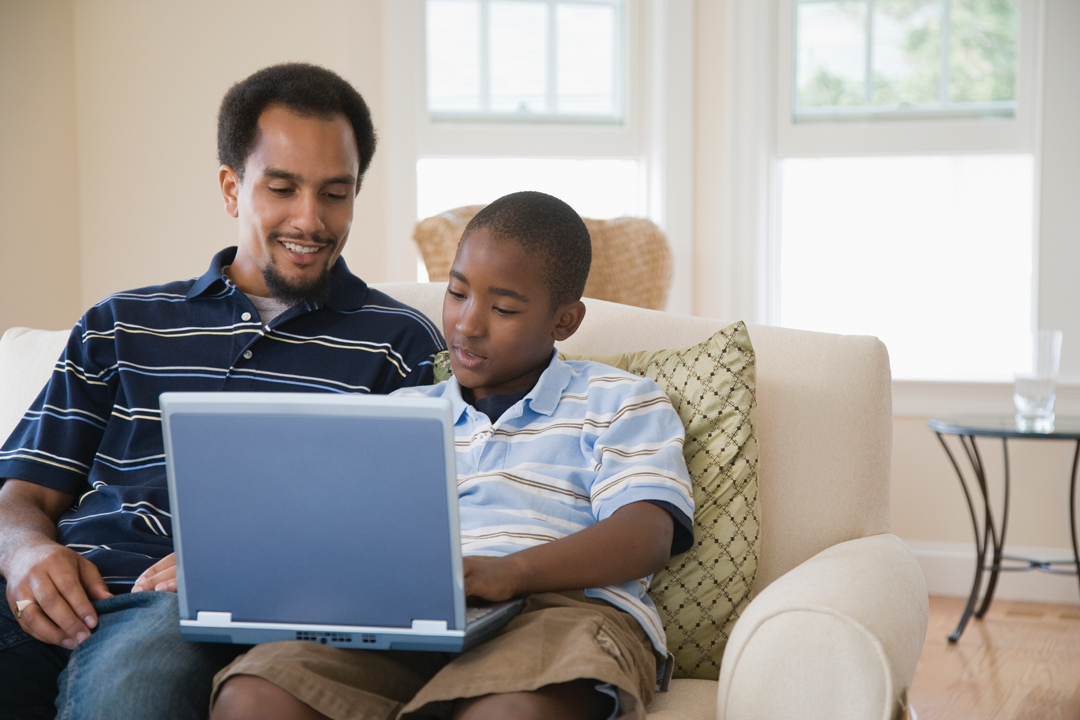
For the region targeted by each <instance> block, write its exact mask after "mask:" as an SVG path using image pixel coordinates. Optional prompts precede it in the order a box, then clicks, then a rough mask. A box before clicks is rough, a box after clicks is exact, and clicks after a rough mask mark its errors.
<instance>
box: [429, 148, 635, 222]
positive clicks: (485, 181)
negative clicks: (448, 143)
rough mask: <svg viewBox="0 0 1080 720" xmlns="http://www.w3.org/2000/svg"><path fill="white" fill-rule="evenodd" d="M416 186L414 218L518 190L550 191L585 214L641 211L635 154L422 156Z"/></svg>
mask: <svg viewBox="0 0 1080 720" xmlns="http://www.w3.org/2000/svg"><path fill="white" fill-rule="evenodd" d="M416 187H417V203H416V206H417V219H423V218H426V217H431V216H432V215H437V214H438V213H440V212H443V211H444V210H450V209H452V208H456V207H461V206H463V205H486V204H487V203H489V202H491V201H492V200H495V199H496V198H499V197H502V196H503V195H506V194H507V193H512V192H517V191H519V190H539V191H540V192H546V193H548V194H550V195H554V196H555V197H557V198H560V199H561V200H564V201H566V202H567V203H569V204H570V206H571V207H573V208H574V209H575V210H577V211H578V213H579V214H581V215H583V216H585V217H592V218H609V217H619V216H621V215H644V214H645V207H644V202H643V200H642V197H641V182H640V166H639V163H638V161H637V160H628V159H613V160H606V159H605V160H600V159H596V160H569V159H541V158H423V159H421V160H420V161H418V162H417V164H416Z"/></svg>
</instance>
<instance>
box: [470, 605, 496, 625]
mask: <svg viewBox="0 0 1080 720" xmlns="http://www.w3.org/2000/svg"><path fill="white" fill-rule="evenodd" d="M493 610H495V608H494V607H492V606H490V605H485V606H483V607H467V608H465V625H466V626H468V625H472V624H473V623H474V622H476V621H477V620H479V619H480V618H482V617H484V616H485V615H487V614H488V613H490V612H492V611H493Z"/></svg>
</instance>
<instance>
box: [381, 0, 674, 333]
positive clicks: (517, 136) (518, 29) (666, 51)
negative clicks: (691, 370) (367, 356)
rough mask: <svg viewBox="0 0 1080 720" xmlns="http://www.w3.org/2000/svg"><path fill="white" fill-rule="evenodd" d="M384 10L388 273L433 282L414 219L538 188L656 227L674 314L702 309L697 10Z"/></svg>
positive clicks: (531, 5)
mask: <svg viewBox="0 0 1080 720" xmlns="http://www.w3.org/2000/svg"><path fill="white" fill-rule="evenodd" d="M384 12H385V18H384V25H385V28H386V32H387V37H388V38H392V40H390V41H388V45H387V66H386V69H385V72H386V74H387V76H388V77H389V78H393V81H392V82H390V83H388V93H387V113H386V114H387V122H388V123H390V124H391V125H392V126H393V128H394V132H393V133H392V134H391V133H387V135H386V139H385V140H386V141H385V143H384V148H385V150H384V153H385V157H386V158H387V159H386V161H385V163H386V167H388V168H389V170H388V172H387V188H388V191H387V194H388V198H387V203H386V218H387V233H386V237H387V240H386V246H385V247H386V259H385V264H386V267H387V268H388V271H389V272H388V275H389V276H390V277H395V278H405V277H418V278H423V277H425V273H424V272H423V271H422V268H418V266H417V259H418V256H417V253H416V249H415V247H414V246H413V244H412V243H409V242H402V240H401V239H402V238H408V237H410V236H411V234H412V231H413V228H414V226H415V223H416V221H417V219H420V218H423V217H429V216H430V215H432V214H435V213H438V212H442V211H444V210H448V209H451V208H453V207H459V206H461V205H465V204H469V205H472V204H483V203H487V202H490V201H492V200H494V199H496V198H497V197H499V196H500V195H503V194H505V193H507V192H512V191H515V190H525V189H535V190H541V191H544V192H549V193H551V194H552V195H556V196H557V197H561V198H563V199H565V200H567V201H568V202H569V203H570V204H571V205H572V206H573V207H574V208H575V209H577V210H578V212H580V213H581V214H582V215H585V216H589V217H597V218H603V217H613V216H618V215H624V214H626V215H638V216H645V217H648V218H650V219H651V220H653V221H654V222H656V223H657V224H658V225H659V226H660V227H661V228H662V229H663V230H664V231H665V233H666V234H667V238H668V242H669V244H670V246H671V250H672V254H673V256H674V260H675V263H674V275H673V282H672V292H671V295H670V296H669V302H668V307H669V309H671V310H674V311H676V312H689V310H690V306H691V301H692V295H691V289H690V287H691V286H690V283H689V279H690V275H691V273H692V264H691V262H690V252H691V231H692V227H693V211H692V206H691V204H690V201H689V197H690V195H691V193H690V188H691V187H692V175H693V164H692V162H691V158H692V152H693V151H692V147H691V143H692V134H693V133H692V127H693V102H692V99H693V95H692V88H693V51H692V47H691V46H690V45H689V44H688V43H686V38H687V37H688V36H691V35H692V34H693V27H694V25H693V22H694V6H693V4H692V3H688V2H681V1H680V2H677V3H674V2H673V3H667V2H664V3H653V2H649V3H645V2H631V1H629V0H394V2H392V3H386V4H385V6H384ZM542 18H543V19H542ZM515 38H516V39H515ZM418 270H419V271H418Z"/></svg>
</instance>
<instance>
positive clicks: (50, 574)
mask: <svg viewBox="0 0 1080 720" xmlns="http://www.w3.org/2000/svg"><path fill="white" fill-rule="evenodd" d="M73 500H74V498H73V497H72V496H71V495H67V494H65V493H62V492H59V491H58V490H52V489H50V488H47V487H43V486H41V485H34V484H32V483H27V482H23V481H21V480H15V479H8V480H6V481H5V482H4V485H3V487H2V488H0V575H3V576H4V577H5V578H6V579H7V603H8V607H9V608H11V613H12V614H13V615H16V616H18V615H19V612H18V606H19V604H25V603H26V602H27V601H30V602H29V604H26V605H25V607H24V608H23V610H22V617H19V625H20V626H21V627H22V629H23V630H25V631H26V632H28V633H29V634H30V635H32V636H33V637H35V638H37V639H38V640H40V641H42V642H46V643H50V644H52V645H62V646H64V647H66V648H69V649H70V648H73V647H75V645H76V644H78V643H81V642H82V641H83V640H85V639H86V638H88V637H90V631H91V630H93V629H94V628H95V627H96V626H97V613H96V612H95V611H94V607H93V605H91V602H92V601H93V600H104V599H105V598H109V597H112V593H110V592H109V590H108V588H107V587H106V586H105V581H104V580H102V579H101V573H99V572H98V569H97V568H96V567H94V564H93V563H91V562H90V561H89V560H87V559H86V558H84V557H83V556H82V555H79V554H78V553H77V552H75V551H74V550H71V549H70V548H66V547H64V546H63V545H60V544H58V543H57V542H56V520H57V518H59V517H60V514H61V513H62V512H63V511H64V510H66V509H67V508H68V507H70V506H71V503H72V501H73Z"/></svg>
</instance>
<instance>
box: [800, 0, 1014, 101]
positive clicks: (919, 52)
mask: <svg viewBox="0 0 1080 720" xmlns="http://www.w3.org/2000/svg"><path fill="white" fill-rule="evenodd" d="M1018 5H1019V0H951V2H945V1H944V0H876V1H875V2H874V3H873V4H872V8H873V15H874V16H873V17H872V18H871V23H870V27H871V32H872V33H873V35H872V36H871V37H872V40H873V42H872V43H871V50H870V52H871V53H872V61H871V68H872V69H871V72H872V74H871V82H870V87H869V88H867V84H866V82H865V69H864V66H865V50H863V48H862V47H857V46H856V45H855V44H853V43H850V41H849V43H848V47H847V51H848V62H849V67H848V68H847V70H848V74H847V75H844V74H843V73H841V72H837V71H836V69H835V68H829V67H823V66H821V65H817V66H813V65H811V66H810V67H806V68H800V70H802V71H803V72H805V74H806V77H799V78H797V98H796V101H797V104H798V105H799V106H801V107H804V108H809V107H814V108H827V107H858V106H867V105H870V106H875V107H904V106H920V107H923V108H925V107H926V106H933V105H940V104H957V103H989V102H1001V101H1006V102H1008V101H1013V100H1015V85H1016V65H1017V37H1018V34H1019V7H1018ZM802 7H803V8H808V9H819V8H824V9H826V10H827V11H828V12H830V13H831V18H832V20H833V23H834V26H836V27H846V29H847V31H848V33H849V35H850V34H851V33H853V32H858V33H859V34H860V35H859V37H861V38H862V39H861V41H860V42H861V44H862V45H863V46H865V40H866V27H867V23H866V13H867V11H868V9H869V8H870V7H871V6H870V5H868V3H866V2H865V1H864V0H846V1H844V0H840V1H837V2H828V3H816V4H814V5H813V7H811V4H810V3H804V4H802ZM946 10H948V22H947V23H946V22H944V13H945V11H946ZM819 22H820V21H819ZM818 27H820V24H819V26H818ZM883 28H885V29H891V30H892V32H893V33H894V34H895V32H896V31H897V29H899V31H900V32H901V33H902V40H901V42H900V49H901V50H902V62H901V63H897V62H896V58H895V57H894V58H893V59H892V60H893V62H892V66H893V67H892V68H891V70H892V72H890V71H889V70H890V68H887V67H885V65H886V63H885V62H884V60H883V56H884V54H885V52H887V50H888V48H886V47H885V42H884V41H883V40H882V38H883V37H885V34H884V33H883ZM879 33H881V34H880V35H879ZM946 33H947V42H948V61H947V63H946V62H945V61H944V58H943V57H942V42H943V40H944V39H945V35H946ZM802 35H803V34H802V32H801V31H800V37H799V38H798V42H799V43H807V42H809V43H812V42H814V38H808V37H804V36H802ZM821 42H823V43H824V42H828V40H822V41H821ZM894 42H895V40H894ZM810 49H811V50H815V49H817V48H813V47H811V48H810ZM830 49H832V50H833V51H834V55H835V48H824V50H825V52H824V53H822V54H827V51H828V50H830ZM856 50H858V51H859V52H860V54H861V57H862V60H861V61H860V62H861V63H862V65H863V67H858V68H857V71H858V73H859V74H858V76H856V75H855V74H854V73H853V72H852V68H853V67H854V66H855V65H857V64H858V63H855V62H852V61H851V60H850V58H851V57H854V53H855V51H856ZM894 55H895V53H894ZM897 66H899V67H900V68H901V70H899V71H898V70H897ZM943 72H947V73H948V75H947V83H945V85H946V87H942V86H943V77H942V75H943ZM868 94H869V97H867V95H868Z"/></svg>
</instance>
